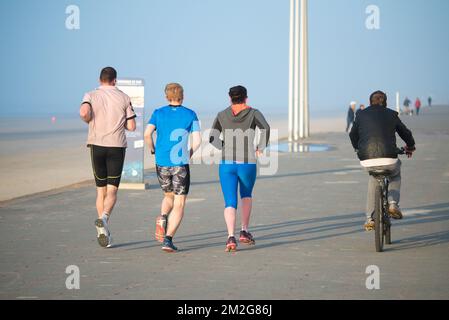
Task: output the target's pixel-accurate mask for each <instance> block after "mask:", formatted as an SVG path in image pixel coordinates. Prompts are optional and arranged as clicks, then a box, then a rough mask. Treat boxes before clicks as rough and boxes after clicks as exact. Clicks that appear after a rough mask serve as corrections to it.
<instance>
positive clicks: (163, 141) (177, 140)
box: [148, 105, 200, 167]
mask: <svg viewBox="0 0 449 320" xmlns="http://www.w3.org/2000/svg"><path fill="white" fill-rule="evenodd" d="M148 124H152V125H154V126H155V127H156V132H157V140H156V146H155V153H156V164H157V165H158V166H162V167H175V166H183V165H187V164H189V158H190V156H189V150H188V142H189V134H190V133H191V132H195V131H200V125H199V121H198V117H197V116H196V113H195V112H194V111H193V110H190V109H189V108H186V107H184V106H182V105H180V106H173V105H167V106H164V107H161V108H158V109H156V110H155V111H154V112H153V115H152V116H151V118H150V121H149V122H148Z"/></svg>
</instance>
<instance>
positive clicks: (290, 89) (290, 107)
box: [288, 0, 295, 141]
mask: <svg viewBox="0 0 449 320" xmlns="http://www.w3.org/2000/svg"><path fill="white" fill-rule="evenodd" d="M294 1H295V0H290V39H289V56H288V67H289V68H288V141H292V140H293V108H294V101H293V90H294V89H293V86H294V82H293V73H294V69H295V66H294V61H293V57H294V54H295V50H294V49H295V48H294V44H293V43H294V36H295V35H294V31H295V30H294V19H295V13H294V8H295V2H294Z"/></svg>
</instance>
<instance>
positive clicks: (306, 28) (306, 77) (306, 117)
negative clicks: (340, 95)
mask: <svg viewBox="0 0 449 320" xmlns="http://www.w3.org/2000/svg"><path fill="white" fill-rule="evenodd" d="M302 1H303V8H302V9H301V10H302V21H303V55H302V56H303V59H304V67H303V71H304V82H303V85H304V137H305V138H307V137H308V136H309V135H310V115H309V26H308V8H307V0H302Z"/></svg>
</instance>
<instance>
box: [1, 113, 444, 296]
mask: <svg viewBox="0 0 449 320" xmlns="http://www.w3.org/2000/svg"><path fill="white" fill-rule="evenodd" d="M404 121H405V122H406V123H407V125H408V126H409V127H410V128H411V129H412V130H413V132H414V135H415V139H416V141H417V150H418V151H417V152H416V154H415V157H414V158H413V159H411V160H409V159H406V158H403V159H402V160H403V166H402V167H403V173H402V176H403V185H402V202H401V206H402V208H403V210H404V213H405V218H404V220H402V221H395V222H394V226H393V230H392V237H393V244H392V245H391V246H388V247H387V248H386V251H385V252H383V253H376V252H375V250H374V235H373V233H367V232H364V231H363V230H362V225H363V222H364V213H363V210H364V207H365V198H366V189H367V175H366V173H365V172H363V171H362V170H361V169H360V166H359V163H358V161H357V159H356V155H355V154H354V152H353V150H352V147H351V145H350V142H349V139H348V137H347V134H345V133H337V134H320V135H315V136H313V137H312V138H311V139H309V140H308V141H307V142H317V143H327V144H330V145H331V146H333V147H334V148H333V149H332V150H331V151H326V152H316V153H280V154H279V170H278V172H277V174H276V175H274V176H262V177H259V179H258V181H257V183H256V187H255V191H254V195H255V197H254V199H255V203H254V209H253V217H252V229H251V231H252V232H253V234H254V235H255V237H256V241H257V244H256V246H253V247H245V246H239V249H240V250H239V251H238V252H236V253H234V254H229V253H225V252H224V243H225V240H226V232H225V224H224V219H223V212H222V210H223V200H222V195H221V190H220V185H219V182H218V174H217V167H216V166H212V167H211V166H206V165H193V166H192V180H193V184H192V187H191V193H190V196H189V201H188V205H187V209H186V214H185V219H184V221H183V223H182V225H181V228H180V230H179V232H178V234H177V236H176V237H175V243H176V245H177V246H178V247H179V248H180V249H181V251H180V252H178V253H176V254H166V253H164V252H162V251H161V250H160V246H159V244H158V243H156V242H155V241H154V240H153V236H152V235H153V232H154V230H153V229H154V219H155V217H156V215H157V214H158V212H159V206H160V201H161V199H162V194H161V192H160V190H159V188H158V186H157V181H156V179H155V178H154V176H153V177H151V179H150V181H149V182H150V183H151V184H152V185H153V186H154V187H152V188H150V190H146V191H127V190H121V191H120V193H119V202H118V204H117V206H116V209H115V211H114V215H113V217H112V218H111V231H112V233H113V236H114V241H115V244H116V245H115V247H114V248H112V249H103V248H101V247H99V246H98V244H97V242H96V239H95V235H96V233H95V228H94V225H93V222H94V219H95V189H94V186H93V185H90V184H89V185H86V184H81V185H78V186H73V187H70V188H64V189H60V190H55V191H52V192H47V193H43V194H38V195H34V196H29V197H25V198H21V199H17V200H13V201H9V202H4V203H2V204H1V205H0V256H1V262H0V298H1V299H97V298H106V299H448V298H449V275H448V270H449V107H433V108H432V109H426V108H424V109H423V110H422V115H420V116H419V117H413V118H410V117H405V118H404ZM69 265H76V266H78V267H79V269H80V273H81V280H80V289H79V290H68V289H67V288H66V284H65V282H66V277H67V276H68V275H67V274H66V273H65V271H66V267H67V266H69ZM369 265H376V266H378V267H379V270H380V289H379V290H368V289H367V288H366V286H365V281H366V278H367V277H368V274H366V273H365V271H366V268H367V267H368V266H369Z"/></svg>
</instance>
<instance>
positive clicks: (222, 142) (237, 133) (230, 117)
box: [209, 107, 270, 163]
mask: <svg viewBox="0 0 449 320" xmlns="http://www.w3.org/2000/svg"><path fill="white" fill-rule="evenodd" d="M256 127H258V128H259V129H260V139H259V143H258V144H257V146H255V145H254V140H255V132H256V131H255V130H256ZM220 135H221V136H222V137H223V139H221V138H220ZM269 140H270V126H269V125H268V122H267V121H266V120H265V118H264V116H263V115H262V113H261V112H260V111H259V110H257V109H254V108H248V109H244V110H242V111H240V112H239V113H238V114H237V115H234V114H233V112H232V107H228V108H226V109H225V110H223V111H221V112H219V113H218V115H217V117H216V118H215V120H214V123H213V125H212V131H211V133H210V136H209V142H210V143H211V144H212V145H213V146H214V147H216V148H217V149H219V150H222V160H223V161H226V162H243V163H256V162H257V160H256V155H255V152H256V150H259V151H263V150H264V149H265V148H266V147H267V146H268V142H269Z"/></svg>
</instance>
